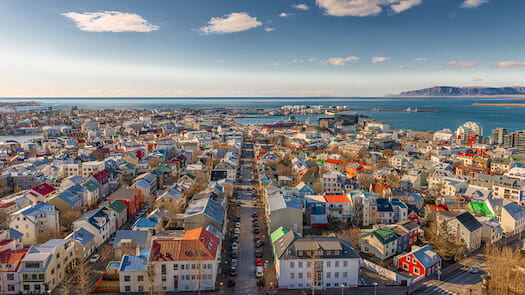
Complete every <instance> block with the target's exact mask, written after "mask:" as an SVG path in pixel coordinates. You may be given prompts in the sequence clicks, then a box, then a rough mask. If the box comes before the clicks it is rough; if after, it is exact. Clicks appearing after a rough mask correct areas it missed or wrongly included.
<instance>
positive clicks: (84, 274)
mask: <svg viewBox="0 0 525 295" xmlns="http://www.w3.org/2000/svg"><path fill="white" fill-rule="evenodd" d="M76 275H77V277H78V294H80V295H88V294H89V293H90V286H89V271H88V268H87V267H86V262H85V261H81V262H80V263H79V264H78V265H77V267H76Z"/></svg>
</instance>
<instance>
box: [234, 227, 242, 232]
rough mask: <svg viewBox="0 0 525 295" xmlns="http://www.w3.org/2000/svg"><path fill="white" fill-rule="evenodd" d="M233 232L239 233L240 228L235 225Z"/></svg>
mask: <svg viewBox="0 0 525 295" xmlns="http://www.w3.org/2000/svg"><path fill="white" fill-rule="evenodd" d="M233 232H234V233H236V234H240V233H241V230H240V229H239V228H238V227H236V228H235V229H234V230H233Z"/></svg>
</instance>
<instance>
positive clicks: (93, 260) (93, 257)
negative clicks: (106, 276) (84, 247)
mask: <svg viewBox="0 0 525 295" xmlns="http://www.w3.org/2000/svg"><path fill="white" fill-rule="evenodd" d="M99 259H100V254H93V255H92V256H91V257H89V263H95V262H97V261H98V260H99Z"/></svg>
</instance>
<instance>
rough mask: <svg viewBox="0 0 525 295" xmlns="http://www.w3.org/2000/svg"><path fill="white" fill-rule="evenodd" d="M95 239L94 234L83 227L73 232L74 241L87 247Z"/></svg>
mask: <svg viewBox="0 0 525 295" xmlns="http://www.w3.org/2000/svg"><path fill="white" fill-rule="evenodd" d="M94 238H95V235H93V234H92V233H90V232H89V231H87V230H86V229H85V228H83V227H81V228H79V229H77V230H75V231H74V232H73V240H75V241H77V242H79V243H80V244H82V245H84V246H86V245H87V244H88V243H89V242H90V241H92V240H93V239H94Z"/></svg>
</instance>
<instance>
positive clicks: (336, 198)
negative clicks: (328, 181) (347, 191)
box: [324, 195, 350, 203]
mask: <svg viewBox="0 0 525 295" xmlns="http://www.w3.org/2000/svg"><path fill="white" fill-rule="evenodd" d="M324 200H325V201H326V202H328V203H349V202H350V199H349V198H348V196H347V195H327V196H324Z"/></svg>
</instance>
